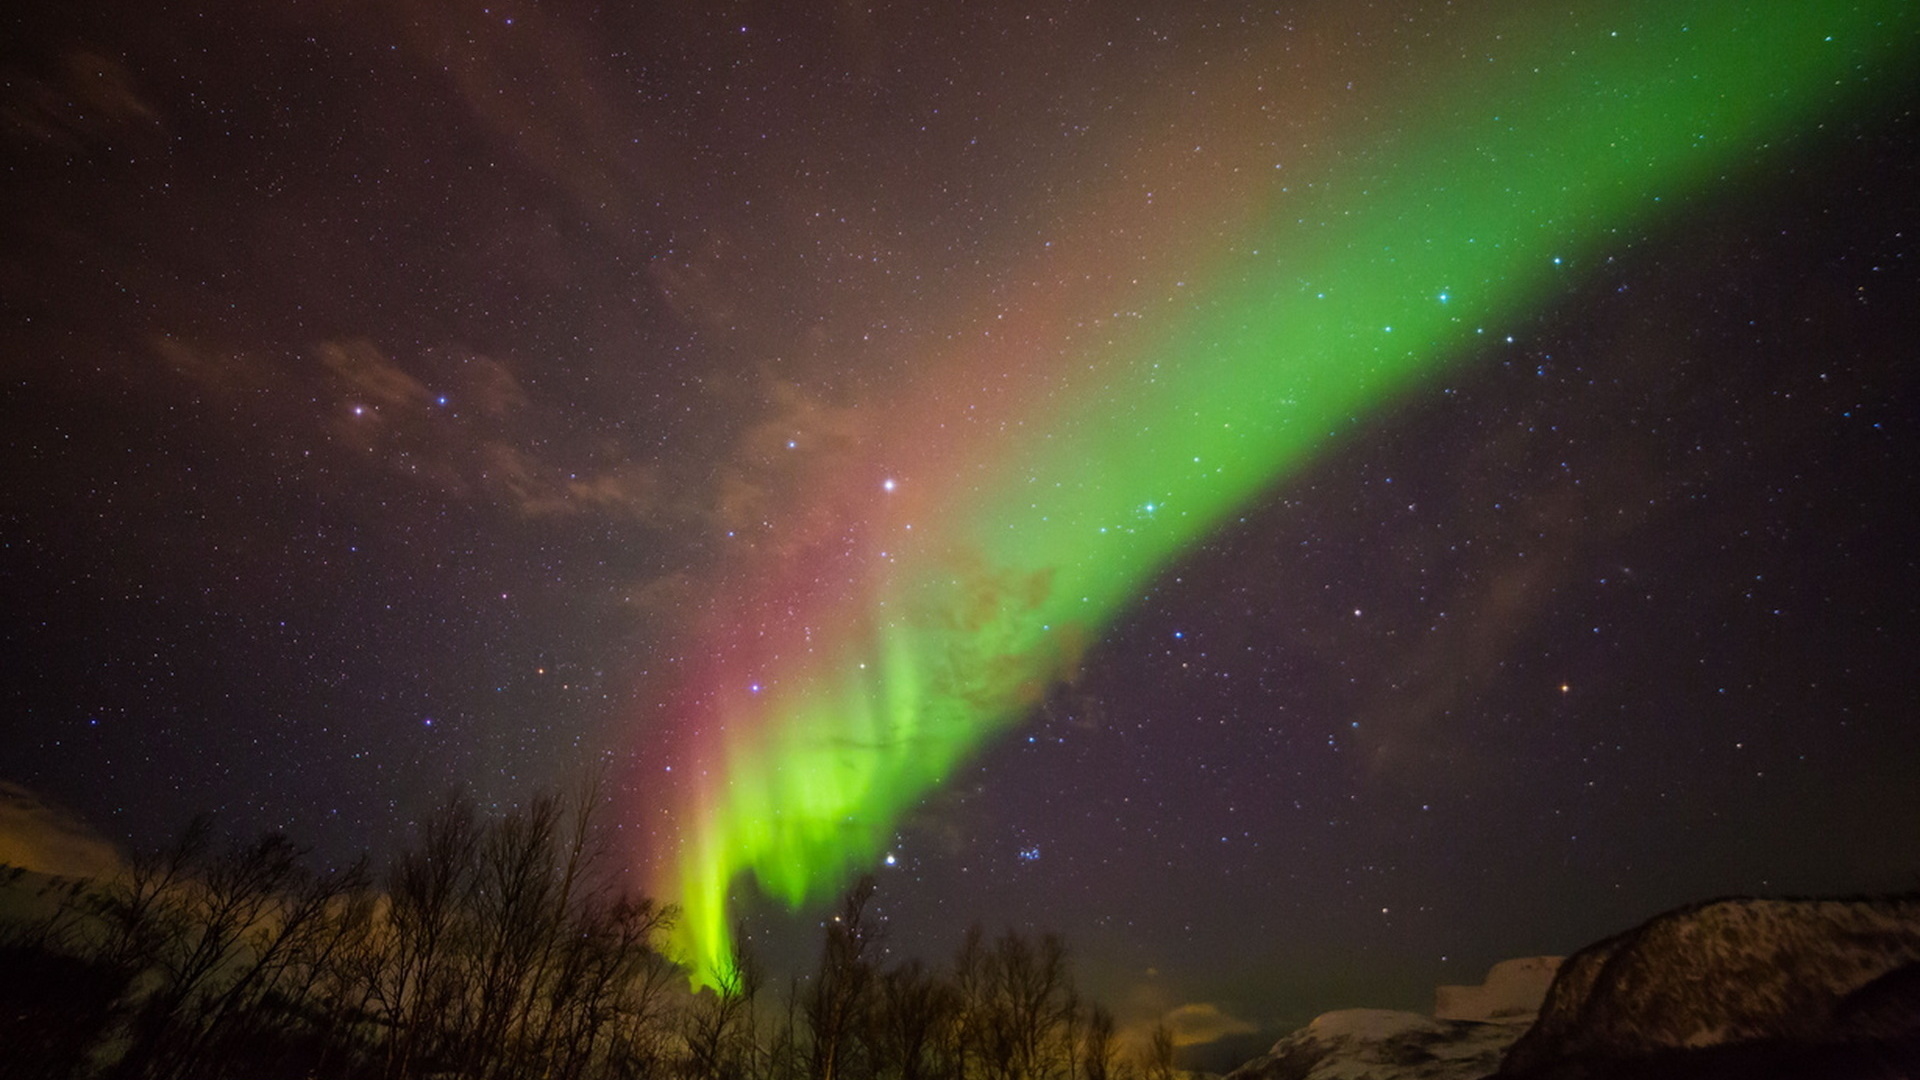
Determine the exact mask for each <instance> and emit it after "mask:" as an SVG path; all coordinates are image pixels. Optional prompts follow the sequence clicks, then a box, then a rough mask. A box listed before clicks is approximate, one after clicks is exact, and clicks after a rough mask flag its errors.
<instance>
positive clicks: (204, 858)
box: [0, 790, 1173, 1080]
mask: <svg viewBox="0 0 1920 1080" xmlns="http://www.w3.org/2000/svg"><path fill="white" fill-rule="evenodd" d="M598 802H599V799H598V798H597V796H596V795H595V793H594V792H592V791H591V790H588V791H586V792H583V793H582V796H581V797H580V798H578V799H575V800H572V801H571V805H569V804H568V802H567V801H565V800H562V799H560V798H558V797H557V796H554V795H550V794H549V795H542V796H540V797H537V798H535V799H533V800H532V801H531V802H529V803H528V804H527V805H525V806H523V807H519V808H516V809H513V810H511V811H508V812H506V813H503V814H498V815H492V816H486V815H482V814H481V813H480V812H479V810H478V809H477V807H476V806H475V805H474V804H473V803H472V802H471V801H470V800H469V799H467V798H464V797H460V796H454V797H450V798H449V799H448V800H447V801H446V802H445V803H444V805H443V806H442V807H441V808H440V809H439V810H438V811H436V812H435V813H434V814H433V815H432V816H431V817H430V818H429V819H428V820H427V821H426V822H425V823H424V824H423V826H422V827H421V829H420V834H419V836H418V837H417V839H416V841H415V843H414V844H413V846H411V847H408V848H407V849H405V850H403V851H401V852H400V853H399V855H398V856H396V857H395V858H394V859H393V860H392V862H391V863H390V864H389V865H388V866H387V867H386V868H385V871H384V873H381V874H375V873H374V872H373V871H372V869H371V867H370V865H369V863H368V861H367V860H366V859H364V858H363V859H362V860H360V861H359V862H357V863H355V864H353V865H351V866H347V867H345V868H341V869H335V870H329V871H316V870H313V869H311V868H309V867H308V866H307V865H306V862H305V855H306V852H305V851H304V850H303V849H301V848H300V847H299V846H298V845H296V844H294V843H293V842H292V841H290V840H289V839H287V838H286V837H285V836H282V835H279V834H277V833H273V834H268V835H265V836H262V837H260V838H259V839H257V840H254V841H252V842H250V843H234V844H228V845H224V846H223V845H220V844H218V843H216V842H215V839H214V830H213V828H212V825H211V823H210V821H208V820H207V819H205V818H202V819H199V820H196V821H195V822H194V823H193V824H192V825H190V826H189V827H188V828H187V829H186V830H185V831H184V832H183V834H182V835H181V837H180V839H179V840H178V841H177V842H175V843H174V844H173V845H172V846H170V847H168V848H167V849H165V850H163V851H158V852H153V853H149V854H147V855H145V856H142V857H139V858H136V859H135V860H133V862H132V864H131V865H130V867H129V868H128V869H127V870H126V872H124V873H122V874H120V875H117V876H115V877H113V878H112V879H110V880H104V881H96V882H77V883H72V884H71V885H69V886H68V887H67V888H66V889H64V891H63V892H62V894H61V896H60V899H59V903H58V904H57V906H56V907H55V908H54V909H53V910H52V911H51V912H50V913H48V914H44V915H41V916H39V917H36V918H33V919H31V920H23V921H17V922H14V923H12V924H11V925H8V926H7V927H6V928H5V934H4V939H3V940H0V1078H5V1080H12V1078H21V1080H26V1078H33V1080H41V1078H57V1077H71V1078H88V1080H94V1078H99V1080H199V1078H209V1080H218V1078H229V1077H230V1078H236V1080H239V1078H245V1080H275V1078H292V1077H301V1078H315V1080H321V1078H341V1080H360V1078H402V1077H435V1078H471V1080H496V1078H498V1080H505V1078H515V1080H520V1078H540V1080H548V1078H552V1080H573V1078H581V1080H586V1078H603V1077H604V1078H634V1080H1171V1077H1172V1072H1173V1068H1172V1059H1173V1045H1172V1040H1171V1037H1170V1036H1169V1035H1168V1034H1167V1032H1166V1031H1165V1030H1164V1029H1160V1030H1158V1031H1157V1032H1156V1033H1155V1036H1154V1038H1153V1039H1152V1040H1151V1043H1150V1045H1149V1046H1147V1047H1146V1048H1144V1050H1143V1051H1142V1052H1140V1053H1138V1054H1134V1055H1122V1054H1121V1052H1120V1049H1119V1047H1118V1045H1117V1042H1116V1039H1115V1030H1114V1021H1113V1017H1112V1015H1111V1014H1110V1013H1108V1012H1107V1011H1106V1010H1105V1009H1103V1008H1100V1007H1099V1006H1096V1005H1091V1004H1089V1003H1088V1002H1085V1001H1083V1000H1082V999H1081V998H1080V996H1079V995H1078V994H1077V993H1076V992H1075V990H1074V985H1073V979H1072V974H1071V971H1070V965H1069V962H1068V958H1067V952H1066V948H1065V946H1064V945H1063V944H1062V943H1061V941H1060V939H1059V938H1058V937H1055V936H1053V935H1045V936H1041V937H1038V938H1031V937H1028V936H1024V935H1021V934H1018V933H1015V932H1013V931H1011V930H1009V931H1008V932H1006V933H1005V934H1003V935H1001V936H1000V937H997V938H993V939H989V938H988V937H987V936H986V935H984V934H983V933H982V932H981V931H980V929H979V928H978V927H975V928H973V929H972V930H970V931H968V932H967V934H966V935H965V938H964V940H963V941H962V943H961V945H960V947H959V949H958V950H957V952H956V953H955V955H954V958H953V960H952V962H951V964H950V965H948V966H945V967H941V968H934V967H930V966H928V965H927V964H926V963H924V962H923V961H920V960H918V959H909V960H905V961H901V962H895V963H887V962H885V961H884V960H883V957H882V950H881V948H880V940H881V933H880V930H881V928H880V925H879V924H878V922H877V921H876V920H875V918H874V917H873V914H872V911H871V908H870V901H871V897H872V894H873V885H872V883H871V881H863V882H862V883H861V884H859V885H858V886H856V887H855V888H854V889H853V890H852V891H851V892H850V893H849V894H848V895H847V896H846V898H845V899H844V901H843V902H842V903H841V905H840V907H839V909H838V912H837V913H836V914H835V915H834V916H833V917H832V918H831V919H829V920H827V921H826V922H825V924H824V925H825V933H824V935H823V941H822V943H821V947H820V956H819V961H818V964H817V966H816V967H815V969H814V970H813V971H812V972H811V973H810V974H808V975H807V976H805V977H796V978H794V979H792V980H791V981H790V982H789V983H788V984H787V986H786V987H785V988H784V989H783V990H782V991H781V992H779V993H770V992H768V991H767V988H766V987H764V986H763V985H762V984H763V982H764V981H765V979H764V974H763V972H762V971H761V969H760V967H759V965H758V964H756V962H755V961H754V958H753V957H752V956H751V955H746V954H743V955H740V956H738V957H736V962H735V964H734V965H733V969H732V970H731V971H730V972H728V973H727V974H726V976H725V977H724V978H722V979H721V985H720V986H719V987H718V988H717V989H712V990H707V991H703V992H700V993H693V992H692V991H690V990H689V988H688V980H687V978H686V973H685V972H684V971H682V970H680V969H679V968H678V967H676V966H675V965H674V964H673V963H672V961H671V960H669V959H668V958H667V956H666V955H665V954H664V953H663V952H662V951H661V948H662V944H663V940H662V939H663V937H664V935H665V932H666V931H667V929H668V928H669V926H670V922H671V920H672V918H673V916H674V912H673V910H672V909H671V908H670V907H666V906H663V905H661V904H659V903H657V902H656V901H654V900H652V899H650V898H647V897H642V896H637V895H634V894H632V893H631V892H629V891H626V890H624V889H622V888H621V887H619V886H618V885H617V884H616V875H615V874H613V873H612V872H611V871H612V869H613V868H612V866H611V865H610V860H609V859H608V858H607V857H606V852H605V850H604V848H603V846H602V845H601V844H600V842H599V833H598V830H597V829H596V827H595V822H594V820H593V819H594V811H595V808H596V806H597V805H598Z"/></svg>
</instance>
